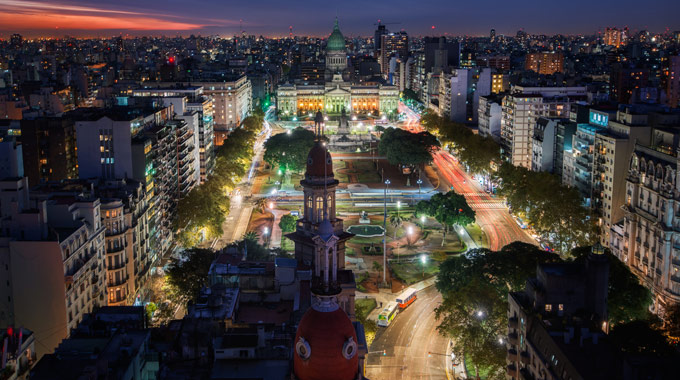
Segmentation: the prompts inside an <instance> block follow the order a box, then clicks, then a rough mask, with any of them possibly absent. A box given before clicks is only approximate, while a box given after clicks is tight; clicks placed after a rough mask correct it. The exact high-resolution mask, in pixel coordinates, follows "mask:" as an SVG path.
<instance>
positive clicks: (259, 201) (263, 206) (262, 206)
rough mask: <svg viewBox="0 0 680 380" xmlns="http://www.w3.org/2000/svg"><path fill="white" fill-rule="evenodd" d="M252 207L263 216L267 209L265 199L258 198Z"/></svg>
mask: <svg viewBox="0 0 680 380" xmlns="http://www.w3.org/2000/svg"><path fill="white" fill-rule="evenodd" d="M254 206H255V208H256V209H259V210H260V212H261V213H263V214H264V210H265V209H266V208H267V198H266V197H262V198H258V199H257V200H255V203H254Z"/></svg>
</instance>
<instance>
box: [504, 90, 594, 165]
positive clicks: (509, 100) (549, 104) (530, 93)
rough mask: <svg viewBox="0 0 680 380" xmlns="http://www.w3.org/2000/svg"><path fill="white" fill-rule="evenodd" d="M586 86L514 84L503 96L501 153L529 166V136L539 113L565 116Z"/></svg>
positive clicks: (580, 97) (530, 148)
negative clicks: (525, 85) (529, 85)
mask: <svg viewBox="0 0 680 380" xmlns="http://www.w3.org/2000/svg"><path fill="white" fill-rule="evenodd" d="M586 97H587V92H586V88H585V87H522V86H513V88H512V90H511V92H510V94H508V95H506V96H505V97H504V98H503V104H502V117H501V153H502V154H503V157H504V158H505V159H506V160H508V161H510V162H511V163H512V164H513V165H516V166H524V167H526V168H528V169H530V168H531V155H532V152H531V150H532V146H531V143H532V142H531V137H532V134H533V130H534V124H535V123H536V120H538V118H539V117H541V116H544V117H548V118H566V117H568V116H569V109H570V107H571V106H572V104H574V103H575V102H577V101H580V100H585V99H586Z"/></svg>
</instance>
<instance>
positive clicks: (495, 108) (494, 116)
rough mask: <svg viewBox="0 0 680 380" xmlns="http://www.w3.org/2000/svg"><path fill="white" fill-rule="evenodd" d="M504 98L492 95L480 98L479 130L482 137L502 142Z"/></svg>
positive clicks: (478, 111)
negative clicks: (502, 106) (502, 107)
mask: <svg viewBox="0 0 680 380" xmlns="http://www.w3.org/2000/svg"><path fill="white" fill-rule="evenodd" d="M501 103H502V97H500V96H498V95H496V94H491V95H486V96H480V97H479V107H478V108H477V117H478V124H477V125H478V128H477V129H478V130H479V134H480V136H484V137H491V138H493V139H494V140H496V141H497V142H498V141H500V140H501V117H502V109H501Z"/></svg>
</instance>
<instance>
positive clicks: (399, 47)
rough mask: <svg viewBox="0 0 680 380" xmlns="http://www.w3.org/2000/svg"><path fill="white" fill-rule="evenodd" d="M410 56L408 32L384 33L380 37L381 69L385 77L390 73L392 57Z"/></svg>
mask: <svg viewBox="0 0 680 380" xmlns="http://www.w3.org/2000/svg"><path fill="white" fill-rule="evenodd" d="M393 56H399V57H400V58H407V57H408V34H407V33H406V32H404V31H401V32H397V33H388V34H384V35H382V36H381V38H380V58H379V60H380V69H381V71H382V74H383V76H384V77H387V76H388V75H389V64H390V58H392V57H393Z"/></svg>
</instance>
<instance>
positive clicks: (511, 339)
mask: <svg viewBox="0 0 680 380" xmlns="http://www.w3.org/2000/svg"><path fill="white" fill-rule="evenodd" d="M508 342H509V343H510V344H511V345H513V346H516V345H517V342H518V338H517V333H514V332H513V333H510V334H508Z"/></svg>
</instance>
